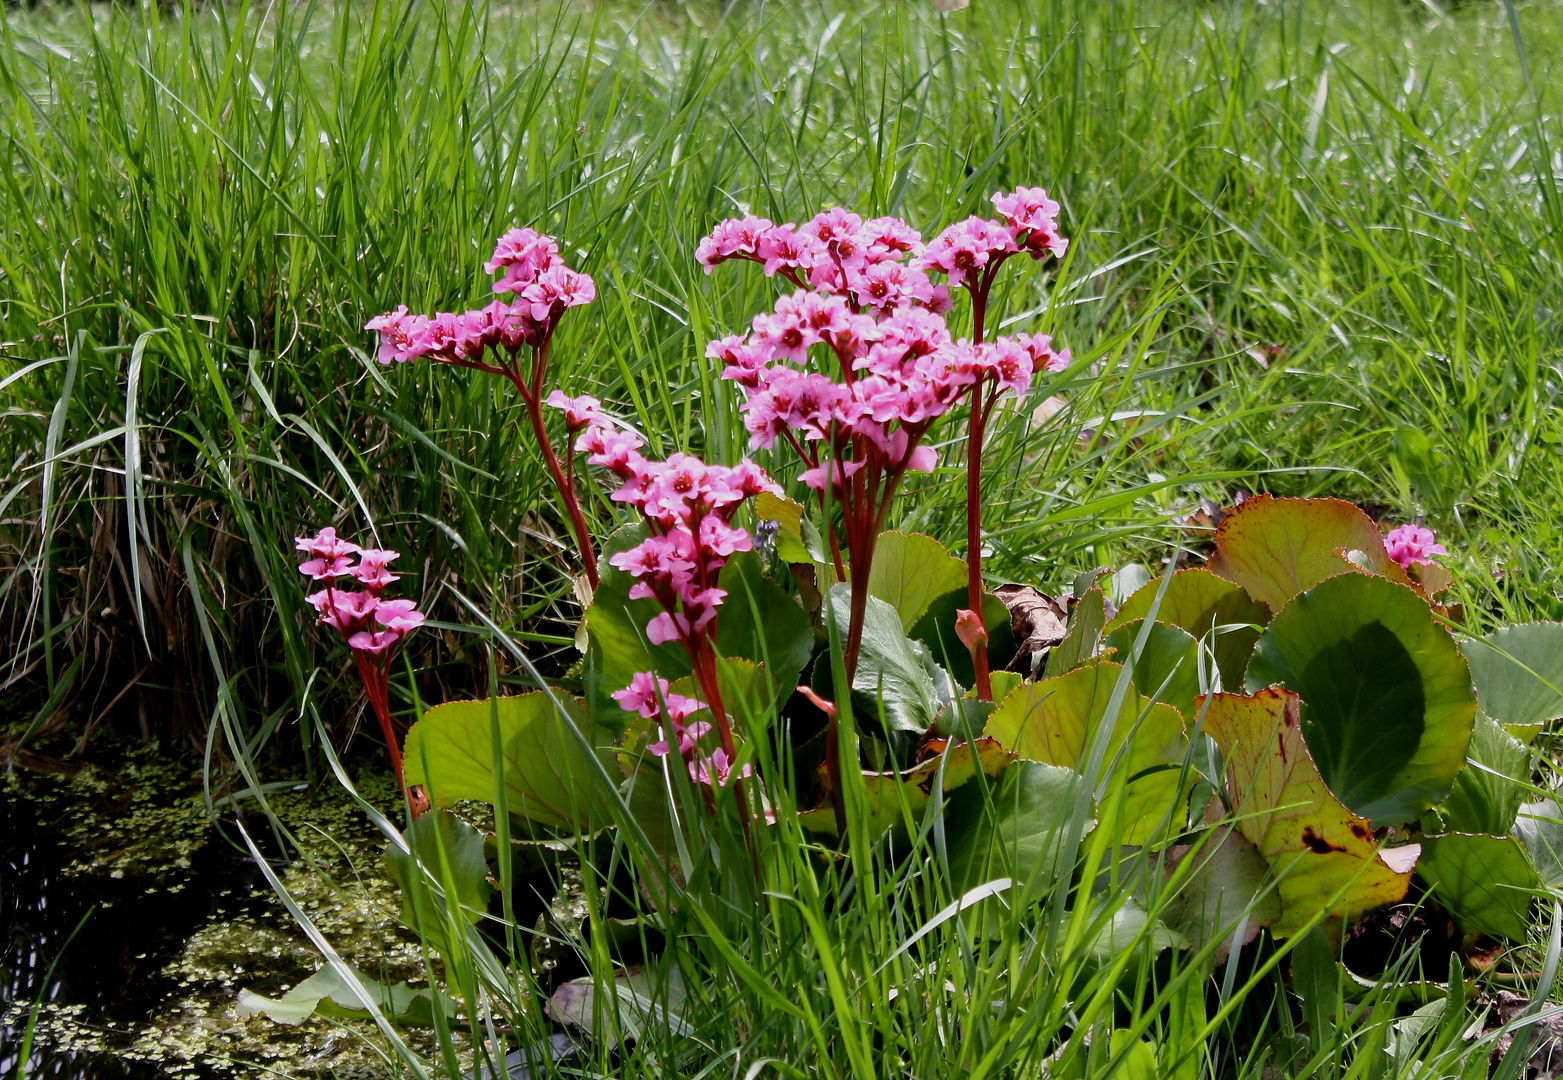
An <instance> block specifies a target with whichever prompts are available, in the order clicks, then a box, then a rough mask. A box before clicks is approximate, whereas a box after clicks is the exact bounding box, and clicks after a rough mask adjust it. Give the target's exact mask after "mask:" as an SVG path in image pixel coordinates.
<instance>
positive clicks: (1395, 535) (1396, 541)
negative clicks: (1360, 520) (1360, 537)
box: [1384, 525, 1449, 570]
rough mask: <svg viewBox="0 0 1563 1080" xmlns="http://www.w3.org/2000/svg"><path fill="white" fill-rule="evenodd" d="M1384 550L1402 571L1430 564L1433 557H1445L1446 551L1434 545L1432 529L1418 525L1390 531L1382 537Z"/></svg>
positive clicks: (1403, 526)
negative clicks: (1416, 564)
mask: <svg viewBox="0 0 1563 1080" xmlns="http://www.w3.org/2000/svg"><path fill="white" fill-rule="evenodd" d="M1384 550H1385V551H1387V552H1388V553H1389V557H1390V558H1391V559H1393V560H1394V561H1395V562H1397V563H1399V564H1400V568H1401V569H1402V570H1409V569H1411V565H1412V564H1413V563H1421V562H1430V561H1431V560H1432V557H1433V556H1434V555H1447V554H1449V552H1448V550H1447V549H1445V547H1444V546H1443V545H1442V544H1439V543H1436V542H1435V538H1434V536H1433V530H1432V529H1424V528H1422V527H1421V526H1420V525H1402V526H1400V527H1399V528H1397V529H1391V530H1390V533H1389V535H1388V536H1386V537H1384Z"/></svg>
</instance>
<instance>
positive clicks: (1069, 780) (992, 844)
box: [944, 761, 1089, 895]
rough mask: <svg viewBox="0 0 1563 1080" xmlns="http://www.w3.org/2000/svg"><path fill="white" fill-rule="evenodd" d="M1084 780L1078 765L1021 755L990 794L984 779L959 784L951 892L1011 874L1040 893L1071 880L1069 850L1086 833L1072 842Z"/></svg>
mask: <svg viewBox="0 0 1563 1080" xmlns="http://www.w3.org/2000/svg"><path fill="white" fill-rule="evenodd" d="M1080 783H1081V780H1080V776H1079V775H1078V774H1077V773H1076V772H1075V771H1074V770H1073V769H1065V768H1060V767H1058V766H1055V765H1044V764H1042V763H1040V762H1035V761H1017V762H1015V763H1013V764H1012V765H1010V767H1009V768H1007V769H1005V770H1004V774H1003V776H1002V777H1000V778H999V781H998V782H997V783H996V784H992V785H990V786H989V788H988V793H987V794H988V796H989V797H988V798H987V799H985V798H984V797H983V795H984V793H983V790H982V788H981V787H979V786H978V785H977V784H967V785H965V786H963V787H961V788H959V789H957V790H956V791H955V792H954V793H953V794H952V795H951V796H950V800H949V802H948V804H947V810H946V817H945V825H944V831H945V844H946V847H947V850H948V851H949V853H950V878H951V880H950V888H951V891H952V892H954V893H955V894H957V895H959V894H962V893H965V892H966V891H968V890H970V889H973V888H975V887H976V886H978V885H982V884H985V883H987V882H989V881H992V880H994V879H995V878H1000V877H1008V878H1013V879H1014V880H1015V881H1016V882H1017V884H1019V885H1020V886H1021V887H1022V888H1025V887H1027V886H1030V887H1031V888H1032V890H1033V891H1032V892H1031V893H1030V894H1029V895H1038V894H1040V893H1042V892H1045V891H1046V890H1047V889H1048V888H1049V887H1050V886H1051V885H1052V884H1053V883H1054V882H1055V881H1058V880H1067V879H1068V877H1069V873H1070V870H1071V869H1072V867H1071V866H1069V865H1066V864H1065V858H1064V855H1065V852H1066V851H1069V850H1073V846H1072V845H1073V843H1074V842H1078V840H1079V837H1072V838H1067V839H1068V840H1070V841H1071V842H1070V844H1068V845H1066V843H1065V841H1066V836H1065V834H1066V833H1067V832H1068V829H1069V820H1070V815H1071V814H1072V813H1073V811H1074V804H1075V799H1076V798H1077V797H1078V794H1079V785H1080ZM1088 824H1089V823H1088Z"/></svg>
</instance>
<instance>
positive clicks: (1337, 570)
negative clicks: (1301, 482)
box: [1209, 495, 1405, 611]
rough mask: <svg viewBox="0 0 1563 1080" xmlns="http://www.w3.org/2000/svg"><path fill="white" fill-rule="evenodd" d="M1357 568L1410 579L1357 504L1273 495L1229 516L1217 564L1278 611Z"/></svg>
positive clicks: (1213, 563)
mask: <svg viewBox="0 0 1563 1080" xmlns="http://www.w3.org/2000/svg"><path fill="white" fill-rule="evenodd" d="M1353 565H1356V566H1360V567H1362V568H1364V569H1368V570H1371V571H1372V572H1373V573H1375V574H1379V575H1381V576H1382V575H1395V576H1396V580H1401V581H1404V580H1405V574H1404V573H1403V572H1402V573H1400V574H1398V575H1396V571H1398V570H1399V569H1400V568H1399V567H1398V566H1396V565H1395V564H1394V563H1393V562H1391V561H1390V558H1389V554H1388V553H1387V552H1386V551H1385V550H1384V534H1383V533H1381V532H1379V528H1378V526H1377V525H1375V524H1374V523H1373V519H1372V518H1370V517H1368V515H1367V514H1364V513H1363V512H1362V511H1361V510H1360V509H1359V508H1357V507H1356V506H1353V505H1352V504H1351V503H1349V502H1345V501H1344V500H1341V499H1278V498H1275V497H1274V496H1271V495H1259V496H1256V497H1254V498H1252V499H1249V500H1248V501H1247V502H1245V503H1243V504H1242V505H1241V506H1239V507H1238V508H1237V509H1236V510H1233V511H1232V512H1231V513H1230V514H1228V515H1227V516H1226V517H1225V518H1223V519H1222V521H1221V526H1220V527H1219V528H1218V529H1217V530H1216V553H1215V554H1214V555H1213V556H1211V559H1210V564H1209V566H1210V569H1211V570H1212V571H1213V572H1214V573H1216V574H1218V575H1219V576H1221V577H1224V578H1226V579H1227V580H1228V581H1231V582H1235V583H1237V584H1238V585H1241V586H1242V587H1243V589H1244V590H1245V591H1247V593H1248V595H1249V596H1251V597H1253V598H1254V599H1255V600H1258V601H1259V602H1260V603H1262V604H1265V605H1267V606H1268V607H1269V608H1270V610H1271V611H1280V610H1281V609H1282V608H1283V607H1285V606H1286V603H1287V601H1289V600H1291V598H1292V597H1294V596H1296V595H1297V594H1298V593H1300V592H1303V591H1304V590H1307V589H1311V588H1313V587H1314V586H1315V585H1317V584H1319V582H1321V581H1324V580H1325V579H1327V578H1332V577H1335V576H1336V575H1338V574H1344V573H1347V572H1348V571H1350V570H1351V568H1352V566H1353Z"/></svg>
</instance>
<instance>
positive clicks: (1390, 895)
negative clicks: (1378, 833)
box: [1204, 690, 1414, 941]
mask: <svg viewBox="0 0 1563 1080" xmlns="http://www.w3.org/2000/svg"><path fill="white" fill-rule="evenodd" d="M1205 709H1206V711H1205V726H1204V730H1205V732H1206V733H1207V734H1209V735H1210V736H1211V737H1212V738H1213V739H1215V740H1216V745H1217V746H1219V747H1220V748H1221V752H1222V754H1223V755H1224V756H1225V759H1226V778H1227V787H1228V790H1227V802H1228V805H1230V806H1231V808H1232V812H1233V814H1235V815H1236V817H1237V823H1236V828H1237V830H1238V832H1239V833H1241V834H1242V835H1243V837H1244V838H1245V839H1247V840H1248V841H1249V842H1250V843H1251V844H1253V845H1254V847H1255V848H1257V849H1258V851H1259V854H1260V855H1261V856H1263V857H1264V860H1265V862H1267V863H1269V864H1270V868H1271V871H1272V873H1273V874H1274V877H1275V879H1276V880H1277V883H1278V884H1277V888H1278V890H1279V892H1280V895H1281V918H1280V919H1279V920H1278V921H1277V922H1276V924H1275V926H1274V927H1273V928H1272V930H1271V932H1272V933H1273V934H1274V935H1275V936H1276V937H1283V938H1284V937H1291V936H1292V935H1293V934H1295V933H1297V932H1298V931H1299V930H1301V929H1302V928H1303V927H1304V926H1306V925H1307V924H1308V921H1309V920H1310V919H1312V918H1313V917H1314V916H1315V915H1317V914H1319V913H1320V912H1321V911H1326V912H1328V914H1327V918H1326V924H1325V925H1326V928H1327V933H1328V934H1329V935H1330V936H1331V937H1332V939H1333V940H1337V941H1338V940H1339V937H1340V931H1341V926H1342V924H1343V923H1350V922H1355V921H1356V919H1357V917H1358V916H1360V915H1362V914H1363V913H1365V912H1367V911H1370V910H1372V909H1373V908H1376V907H1380V906H1382V905H1384V904H1392V903H1395V902H1396V901H1399V900H1401V899H1402V898H1404V896H1405V895H1406V888H1407V885H1408V884H1409V882H1410V880H1411V866H1410V865H1409V863H1410V861H1411V860H1412V859H1413V858H1414V852H1413V851H1410V850H1407V849H1396V850H1395V851H1394V852H1391V853H1389V854H1388V858H1389V859H1392V860H1394V865H1391V863H1390V862H1389V861H1387V860H1386V857H1385V854H1383V853H1380V851H1379V847H1378V842H1377V841H1376V840H1375V839H1374V838H1373V830H1372V828H1371V826H1370V824H1369V822H1368V821H1367V820H1366V819H1364V818H1361V817H1358V816H1357V815H1355V814H1353V813H1352V812H1351V811H1349V810H1347V809H1346V807H1345V806H1343V805H1341V803H1340V801H1339V800H1338V799H1336V798H1335V796H1334V795H1332V794H1330V790H1329V788H1327V787H1326V786H1325V784H1324V780H1323V779H1322V778H1321V777H1320V775H1319V770H1318V769H1317V768H1315V767H1314V763H1313V758H1312V757H1311V756H1310V755H1309V753H1308V747H1307V746H1305V745H1304V743H1303V733H1302V722H1301V715H1300V703H1299V701H1298V699H1297V695H1295V694H1292V693H1289V692H1288V691H1285V690H1261V691H1260V692H1259V693H1258V694H1256V695H1255V696H1253V697H1243V696H1242V695H1240V694H1214V695H1212V696H1211V697H1209V698H1207V699H1205ZM1337 895H1339V900H1338V901H1335V900H1334V898H1335V897H1336V896H1337ZM1332 901H1333V902H1332Z"/></svg>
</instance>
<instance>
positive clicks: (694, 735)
mask: <svg viewBox="0 0 1563 1080" xmlns="http://www.w3.org/2000/svg"><path fill="white" fill-rule="evenodd" d="M677 696H678V695H676V694H675V695H674V697H677ZM680 700H682V701H693V700H694V699H692V698H681V699H680ZM694 704H696V705H699V706H700V707H701V708H704V707H705V702H703V701H694ZM671 710H672V706H671V705H670V706H669V711H671ZM672 724H673V734H674V737H675V738H676V739H677V740H678V752H679V754H680V755H681V756H683V757H686V758H687V757H689V755H691V754H693V753H694V752H695V744H696V743H697V742H698V741H699V740H701V739H703V738H705V736H707V735H708V734H710V733H711V725H710V724H708V723H706V722H705V721H704V720H697V721H695V722H694V723H693V724H690V725H688V726H687V727H686V726H685V725H683V724H680V723H679V722H678V720H677V719H674V720H673V721H672ZM646 749H647V750H649V751H650V752H651V753H652V754H653V755H654V756H656V757H667V755H668V754H669V753H671V752H672V750H671V748H670V747H669V746H668V744H667V742H666V740H663V741H661V742H654V743H651V744H650V745H648V746H647V747H646Z"/></svg>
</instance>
